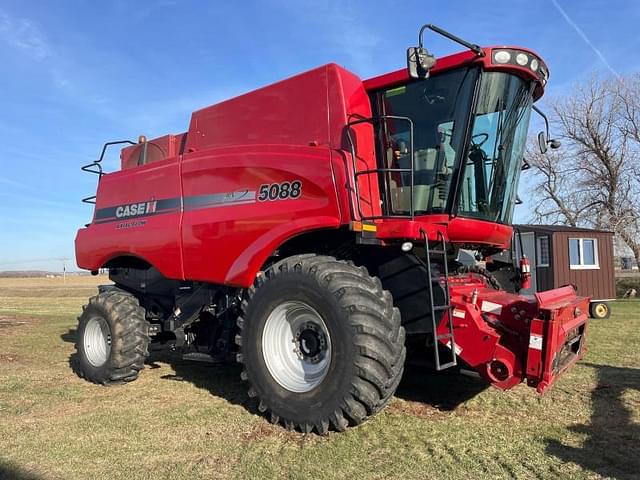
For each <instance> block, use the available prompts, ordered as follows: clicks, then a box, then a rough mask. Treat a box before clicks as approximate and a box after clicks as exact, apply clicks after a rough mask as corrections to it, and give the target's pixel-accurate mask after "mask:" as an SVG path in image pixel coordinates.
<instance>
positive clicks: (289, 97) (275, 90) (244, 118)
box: [186, 64, 367, 152]
mask: <svg viewBox="0 0 640 480" xmlns="http://www.w3.org/2000/svg"><path fill="white" fill-rule="evenodd" d="M345 92H348V93H347V95H345ZM354 93H357V96H359V97H362V98H366V92H365V90H364V87H363V86H362V81H361V80H360V79H359V78H358V77H356V76H355V75H353V74H352V73H350V72H348V71H347V70H345V69H343V68H341V67H339V66H338V65H335V64H328V65H324V66H322V67H319V68H316V69H313V70H310V71H308V72H305V73H302V74H300V75H296V76H294V77H291V78H288V79H286V80H283V81H281V82H278V83H274V84H272V85H269V86H266V87H263V88H260V89H258V90H255V91H252V92H249V93H247V94H245V95H241V96H239V97H236V98H232V99H230V100H227V101H224V102H222V103H219V104H216V105H212V106H210V107H206V108H204V109H202V110H198V111H196V112H194V113H193V115H192V117H191V124H190V126H189V132H188V136H187V144H186V152H190V151H199V150H205V149H211V148H220V147H231V146H241V145H305V146H307V145H311V144H313V145H318V146H335V147H338V148H339V147H340V145H339V144H340V141H341V132H342V129H343V128H344V125H345V123H346V118H347V108H348V107H347V105H348V104H349V102H350V99H349V97H350V96H351V95H353V94H354ZM345 96H346V97H347V98H345ZM349 113H352V112H349ZM364 113H367V112H364Z"/></svg>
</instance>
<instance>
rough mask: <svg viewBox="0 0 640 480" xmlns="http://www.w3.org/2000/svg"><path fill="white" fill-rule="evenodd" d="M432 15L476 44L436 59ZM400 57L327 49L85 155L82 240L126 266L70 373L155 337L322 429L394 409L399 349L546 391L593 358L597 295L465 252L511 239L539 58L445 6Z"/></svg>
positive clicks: (95, 314)
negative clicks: (381, 70) (301, 64)
mask: <svg viewBox="0 0 640 480" xmlns="http://www.w3.org/2000/svg"><path fill="white" fill-rule="evenodd" d="M427 28H428V29H431V30H433V31H436V32H437V33H439V34H442V35H444V36H446V37H447V38H449V39H451V40H453V41H455V42H457V43H459V44H461V45H463V46H464V47H466V50H465V51H463V52H461V53H458V54H455V55H451V56H447V57H444V58H439V59H437V60H436V59H435V58H434V57H433V56H431V54H429V52H428V51H427V50H426V49H425V48H424V47H423V46H422V37H423V33H424V31H425V30H426V29H427ZM407 60H408V68H407V69H403V70H399V71H396V72H392V73H388V74H385V75H381V76H379V77H375V78H372V79H369V80H364V81H363V80H361V79H360V78H358V77H357V76H355V75H354V74H353V73H350V72H348V71H347V70H345V69H343V68H341V67H339V66H338V65H334V64H329V65H325V66H322V67H319V68H316V69H314V70H311V71H309V72H306V73H303V74H300V75H297V76H294V77H291V78H289V79H286V80H283V81H281V82H279V83H276V84H273V85H270V86H267V87H264V88H261V89H259V90H256V91H253V92H250V93H247V94H245V95H242V96H240V97H237V98H234V99H231V100H227V101H225V102H222V103H219V104H217V105H213V106H210V107H207V108H204V109H202V110H198V111H196V112H194V113H193V114H192V116H191V123H190V125H189V129H188V131H187V132H185V133H181V134H177V135H166V136H163V137H159V138H156V139H153V140H147V139H145V138H144V137H140V139H139V141H138V142H137V143H134V142H129V141H127V142H110V143H107V144H105V146H104V148H103V150H102V155H101V156H100V159H99V160H97V161H95V162H93V163H91V164H89V165H86V166H85V167H83V169H84V170H87V171H91V172H94V173H97V174H98V175H99V183H98V189H97V195H96V196H95V197H90V198H88V199H85V201H87V202H90V203H94V202H95V212H94V217H93V220H92V222H91V223H90V224H88V225H87V226H86V227H85V228H82V229H80V230H79V232H78V235H77V238H76V257H77V261H78V265H79V266H80V267H81V268H84V269H88V270H91V271H93V272H94V273H95V272H97V271H98V270H99V269H108V270H109V275H110V278H111V280H113V282H114V283H115V285H111V286H104V287H101V288H100V289H99V294H98V295H97V296H95V297H93V298H91V299H90V300H89V303H88V305H87V306H86V307H85V308H84V311H83V313H82V315H81V316H80V319H79V321H80V324H79V328H78V341H77V354H76V360H75V369H76V371H77V372H78V373H79V374H80V375H81V376H82V377H84V378H86V379H87V380H90V381H92V382H96V383H100V384H113V383H121V382H127V381H132V380H134V379H135V378H136V377H137V375H138V372H139V371H140V370H142V368H143V365H144V360H145V357H146V356H147V355H148V352H149V350H150V348H151V347H152V346H153V347H155V346H158V347H160V346H166V347H168V348H172V349H182V351H183V353H184V356H185V358H190V359H194V360H206V361H212V362H219V361H224V360H228V359H234V358H235V359H237V361H238V362H240V363H241V364H242V365H243V369H242V374H241V376H242V379H243V380H245V381H246V382H248V392H249V396H251V397H257V399H258V401H259V407H258V408H259V410H260V411H261V412H266V413H267V415H268V417H269V418H270V420H271V421H272V422H274V423H277V422H280V423H282V424H283V425H285V426H286V427H287V428H295V429H299V430H301V431H304V432H310V431H312V430H316V431H317V432H318V433H321V434H324V433H326V432H327V431H328V430H329V429H336V430H343V429H345V428H346V427H347V426H349V425H357V424H360V423H361V422H362V421H363V420H365V419H366V418H367V417H369V416H371V415H373V414H375V413H376V412H378V411H379V410H380V409H381V408H383V407H384V405H385V404H386V403H387V402H388V401H389V399H390V398H391V397H392V395H393V393H394V392H395V389H396V387H397V385H398V383H399V382H400V378H401V376H402V373H403V368H404V363H405V358H406V356H407V354H409V355H412V356H415V357H418V358H419V359H421V360H423V361H424V360H426V359H432V360H433V365H434V367H435V368H436V369H437V370H442V369H445V368H449V367H454V366H456V365H458V366H463V367H465V368H467V369H473V370H475V371H476V372H478V374H479V375H480V376H482V377H483V378H484V379H486V381H487V382H489V383H491V384H493V385H495V386H496V387H499V388H501V389H508V388H511V387H513V386H515V385H517V384H519V383H520V382H523V381H526V382H527V384H528V385H530V386H531V387H534V388H536V390H537V391H538V392H540V393H542V392H544V391H545V390H546V389H548V388H549V387H550V386H551V385H552V384H553V382H554V381H555V380H556V379H557V378H558V376H559V375H561V374H562V373H563V372H564V371H566V370H567V369H568V368H569V367H570V366H571V365H573V364H574V363H575V362H576V361H577V360H578V359H580V358H581V357H582V355H583V353H584V339H585V333H586V325H587V313H588V310H589V299H588V298H584V297H577V296H576V294H575V291H574V289H573V288H572V287H571V286H567V287H563V288H559V289H556V290H552V291H548V292H543V293H539V294H536V295H535V297H534V296H521V295H518V294H512V293H507V292H506V291H504V290H501V288H500V285H499V284H498V281H497V280H496V279H495V277H493V275H492V274H491V273H490V272H488V271H487V270H485V269H482V268H479V267H476V266H466V267H465V266H463V265H461V264H460V263H459V262H458V261H457V258H458V257H457V255H458V251H459V249H461V248H465V249H472V250H475V251H476V252H477V255H478V256H479V258H483V257H488V256H490V255H492V254H494V253H496V252H499V251H501V250H503V249H506V248H508V247H509V245H510V242H511V238H512V233H513V232H512V228H511V226H510V223H511V219H512V213H513V208H514V204H515V200H516V190H517V186H518V179H519V175H520V170H521V169H523V168H524V167H526V162H524V159H523V150H524V146H525V141H526V138H527V130H528V124H529V118H530V114H531V111H532V109H533V110H536V111H538V110H537V109H536V108H535V107H534V106H533V102H535V101H536V100H538V99H539V98H540V97H541V96H542V94H543V91H544V87H545V84H546V82H547V79H548V76H549V73H548V70H547V67H546V65H545V63H544V62H543V61H542V59H541V58H540V57H539V56H537V55H536V54H535V53H533V52H531V51H530V50H527V49H523V48H519V47H498V48H495V47H494V48H481V47H479V46H477V45H474V44H471V43H469V42H466V41H464V40H462V39H460V38H458V37H455V36H454V35H451V34H450V33H447V32H445V31H443V30H441V29H439V28H437V27H434V26H432V25H425V26H424V27H423V28H422V29H421V31H420V35H419V46H418V47H414V48H410V49H409V50H408V53H407ZM538 112H539V111H538ZM539 113H541V112H539ZM545 120H546V119H545ZM538 139H539V143H540V147H541V149H542V150H543V151H545V150H546V148H547V145H551V146H552V147H557V146H558V142H556V141H555V140H548V128H547V132H546V134H545V132H541V134H540V135H539V136H538ZM119 143H120V144H121V143H127V144H129V145H128V146H126V147H125V148H123V149H122V152H121V155H120V157H121V163H122V168H121V169H120V171H117V172H113V173H108V174H106V173H104V172H103V171H102V166H101V165H102V164H101V160H102V158H103V156H104V154H105V151H106V149H107V147H108V146H109V145H114V144H119ZM518 272H519V274H518V278H517V282H519V283H520V284H526V282H527V281H528V276H529V274H528V271H527V265H526V259H525V260H524V262H523V264H522V265H520V268H519V269H518Z"/></svg>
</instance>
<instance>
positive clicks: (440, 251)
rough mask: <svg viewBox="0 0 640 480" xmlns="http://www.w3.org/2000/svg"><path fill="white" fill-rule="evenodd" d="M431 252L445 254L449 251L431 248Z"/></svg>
mask: <svg viewBox="0 0 640 480" xmlns="http://www.w3.org/2000/svg"><path fill="white" fill-rule="evenodd" d="M429 252H431V253H435V254H437V255H445V254H446V253H447V252H445V251H444V250H431V249H430V250H429Z"/></svg>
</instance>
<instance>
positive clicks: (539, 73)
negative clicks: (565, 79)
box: [491, 47, 549, 85]
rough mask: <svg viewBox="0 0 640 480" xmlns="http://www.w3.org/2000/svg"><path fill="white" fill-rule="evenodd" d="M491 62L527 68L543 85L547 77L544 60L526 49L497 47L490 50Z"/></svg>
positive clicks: (547, 72)
mask: <svg viewBox="0 0 640 480" xmlns="http://www.w3.org/2000/svg"><path fill="white" fill-rule="evenodd" d="M491 62H492V63H493V64H494V65H505V66H506V65H513V66H517V67H519V68H524V69H526V70H529V71H530V72H531V73H533V74H534V75H535V76H536V77H538V80H539V81H540V82H541V83H542V84H543V85H544V84H546V83H547V80H548V79H549V71H548V70H547V66H546V65H545V64H544V62H543V61H542V60H540V58H539V57H537V56H536V55H534V54H533V53H530V52H527V51H523V50H518V49H515V48H506V47H504V48H498V49H495V50H494V51H493V52H492V54H491Z"/></svg>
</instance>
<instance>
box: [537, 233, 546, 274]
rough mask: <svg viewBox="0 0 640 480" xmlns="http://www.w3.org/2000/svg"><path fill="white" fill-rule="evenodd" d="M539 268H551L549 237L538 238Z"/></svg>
mask: <svg viewBox="0 0 640 480" xmlns="http://www.w3.org/2000/svg"><path fill="white" fill-rule="evenodd" d="M537 253H538V262H537V265H538V267H548V266H549V237H538V251H537Z"/></svg>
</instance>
